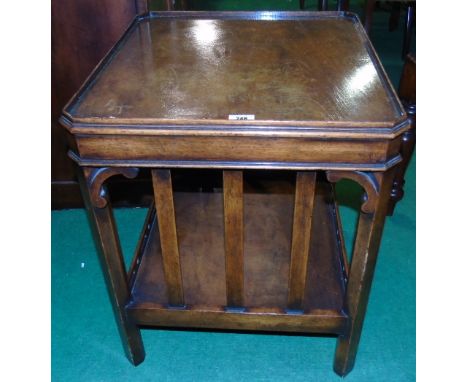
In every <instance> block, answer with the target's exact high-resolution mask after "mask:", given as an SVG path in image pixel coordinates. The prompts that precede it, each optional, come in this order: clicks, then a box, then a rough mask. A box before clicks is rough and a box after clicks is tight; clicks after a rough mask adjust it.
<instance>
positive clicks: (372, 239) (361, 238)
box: [327, 169, 394, 376]
mask: <svg viewBox="0 0 468 382" xmlns="http://www.w3.org/2000/svg"><path fill="white" fill-rule="evenodd" d="M393 174H394V170H393V169H390V170H389V171H387V172H385V173H370V172H367V173H366V172H359V171H352V172H348V171H330V172H328V173H327V177H328V180H329V181H331V182H336V181H338V180H339V179H341V178H348V179H352V180H354V181H356V182H358V183H359V184H360V185H361V186H362V187H363V188H364V190H365V192H366V193H365V196H366V197H365V201H364V203H363V204H362V206H361V212H360V215H359V222H358V227H357V233H356V240H355V243H354V252H353V257H352V262H351V267H350V273H349V280H348V284H347V287H346V297H345V302H344V306H345V309H346V311H347V313H348V315H349V319H350V322H349V326H348V328H347V331H346V333H345V334H343V335H341V336H339V337H338V343H337V348H336V354H335V364H334V370H335V372H336V373H337V374H339V375H341V376H344V375H346V374H348V373H349V372H350V371H351V370H352V368H353V366H354V361H355V358H356V352H357V348H358V345H359V339H360V336H361V330H362V326H363V322H364V316H365V313H366V308H367V302H368V299H369V292H370V288H371V284H372V278H373V275H374V269H375V263H376V260H377V253H378V249H379V245H380V239H381V236H382V231H383V227H384V222H385V216H386V212H387V205H388V200H389V198H390V191H391V187H392V183H393V176H394V175H393Z"/></svg>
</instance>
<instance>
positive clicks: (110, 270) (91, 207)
mask: <svg viewBox="0 0 468 382" xmlns="http://www.w3.org/2000/svg"><path fill="white" fill-rule="evenodd" d="M97 171H101V173H102V172H103V171H105V172H106V174H107V175H108V176H112V175H115V174H118V173H119V170H118V169H98V170H96V169H92V168H83V170H81V169H80V170H79V173H78V178H79V180H80V186H81V192H82V195H83V198H84V200H85V203H86V208H87V210H88V216H89V221H90V224H91V228H92V232H93V235H94V237H95V242H96V245H97V249H98V252H99V255H100V261H101V266H102V271H103V273H104V278H105V280H106V284H107V290H108V292H109V298H110V301H111V304H112V308H113V310H114V316H115V319H116V322H117V327H118V329H119V332H120V337H121V340H122V344H123V347H124V350H125V353H126V355H127V358H128V359H129V360H130V362H131V363H133V364H134V365H138V364H140V363H141V362H143V360H144V359H145V350H144V348H143V342H142V339H141V335H140V329H139V328H138V326H137V325H136V324H135V323H134V322H133V321H132V320H131V319H130V318H129V317H128V316H127V312H126V310H125V305H126V304H127V302H128V301H129V298H130V290H129V286H128V282H127V276H126V272H125V265H124V260H123V256H122V251H121V248H120V242H119V237H118V234H117V229H116V226H115V220H114V215H113V213H112V208H111V205H110V203H109V200H108V198H107V192H106V187H105V185H103V182H104V181H105V179H103V178H102V177H99V176H96V172H97ZM124 172H125V170H124ZM96 188H97V189H99V190H101V192H100V197H101V198H102V199H98V200H96V198H95V196H94V195H95V193H94V190H95V189H96ZM103 200H104V201H105V202H103ZM95 201H97V204H96V203H95Z"/></svg>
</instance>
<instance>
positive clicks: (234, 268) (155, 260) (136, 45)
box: [61, 12, 409, 375]
mask: <svg viewBox="0 0 468 382" xmlns="http://www.w3.org/2000/svg"><path fill="white" fill-rule="evenodd" d="M278 36H281V37H282V38H276V37H278ZM285 37H287V38H285ZM245 41H249V49H248V52H247V55H246V53H245V51H246V50H245V49H244V48H245ZM291 41H292V42H293V43H291ZM246 57H247V58H246ZM231 114H235V115H238V114H242V115H244V114H249V115H250V114H255V118H254V119H245V118H247V117H245V118H240V119H236V118H234V119H232V118H228V117H229V115H231ZM61 122H62V124H63V125H64V127H65V128H66V129H67V130H68V133H69V136H70V137H71V150H70V152H69V155H70V157H71V158H73V159H74V160H75V161H76V162H77V163H78V165H79V166H81V167H85V168H89V167H93V168H94V169H93V170H86V171H91V172H90V174H89V176H88V179H91V181H90V182H88V183H86V184H85V186H86V189H85V190H84V192H86V193H87V194H88V197H91V198H92V199H91V200H92V201H93V202H94V203H95V205H93V210H92V211H94V213H97V214H102V211H107V212H106V214H110V213H111V210H110V208H111V207H110V203H109V201H108V198H107V196H106V194H105V192H106V188H105V187H104V188H103V187H102V185H103V184H104V182H107V179H108V178H109V177H110V176H111V175H114V174H123V175H126V176H128V177H131V176H134V175H136V169H140V171H144V170H145V169H146V171H148V169H151V173H152V179H153V188H154V199H155V211H152V209H151V210H150V212H149V215H148V218H147V220H146V222H145V227H144V229H143V231H142V234H141V236H140V240H139V247H138V248H137V250H136V251H135V259H134V261H133V262H132V265H131V267H130V270H129V273H128V275H126V274H125V273H124V270H123V269H119V270H118V272H116V273H117V276H115V275H114V276H115V277H118V278H119V279H121V280H124V281H121V282H125V283H129V284H125V288H124V287H122V288H121V289H123V290H124V291H126V292H125V294H122V296H123V297H122V298H120V297H119V299H117V300H116V301H119V304H120V301H121V300H125V304H126V307H125V308H124V309H123V310H124V312H125V314H126V316H125V317H124V318H125V319H127V320H130V319H131V320H132V321H125V322H124V323H126V324H125V325H127V324H128V322H132V323H134V324H137V325H156V326H176V327H177V326H184V327H185V326H187V327H201V328H221V329H236V330H238V329H249V330H285V331H298V332H318V333H334V334H338V335H339V341H338V348H337V353H336V360H335V370H336V372H337V373H338V374H340V375H345V374H346V373H348V372H349V371H350V370H351V368H352V365H353V363H354V359H355V356H356V349H357V345H358V342H359V336H360V332H361V329H362V322H363V319H364V314H365V307H366V304H367V298H368V293H369V289H370V284H371V279H372V274H373V271H374V265H375V259H376V255H377V249H378V243H379V241H380V236H381V231H382V226H383V222H384V219H385V213H386V211H385V210H386V207H387V203H388V199H389V194H390V188H391V184H392V181H393V177H394V174H393V173H394V168H395V165H397V164H398V163H399V162H400V161H401V155H400V147H401V141H402V135H403V134H404V133H405V132H406V131H408V129H409V120H408V118H407V115H406V113H405V111H404V108H403V106H402V105H401V103H400V101H399V99H398V97H397V95H396V94H395V93H394V90H393V88H392V86H391V85H390V83H389V81H388V78H387V76H386V74H385V72H384V71H383V69H382V67H381V65H380V62H379V60H378V58H377V56H376V54H375V51H374V50H373V48H372V45H371V44H370V43H369V40H368V38H367V35H366V34H365V31H364V29H363V28H362V26H361V24H360V23H359V20H358V19H357V18H356V16H355V15H352V14H348V13H343V12H338V13H336V12H319V13H311V12H268V13H267V14H266V13H264V12H183V13H181V12H163V13H151V14H149V15H145V16H142V17H138V18H136V19H135V20H134V22H133V24H132V25H131V26H130V27H129V29H128V30H127V32H126V33H125V34H124V36H123V37H122V38H121V40H120V41H119V42H118V43H117V44H116V45H115V46H114V48H113V49H112V50H111V51H110V52H109V54H108V55H107V56H106V58H105V59H104V60H103V61H102V63H101V64H100V65H99V66H98V67H97V68H96V69H95V71H94V72H93V73H92V74H91V76H90V77H89V79H88V81H87V82H86V83H85V84H84V85H83V87H82V88H81V89H80V90H79V92H78V93H77V94H76V96H75V97H74V98H73V99H72V100H71V101H70V103H69V104H68V106H67V107H66V108H65V110H64V113H63V116H62V118H61ZM181 169H184V170H181ZM186 169H190V170H186ZM194 169H202V170H203V172H201V173H197V171H201V170H194ZM252 169H257V170H263V171H257V172H254V171H251V170H252ZM208 170H209V171H212V172H213V173H214V174H215V177H216V179H215V181H214V182H212V184H208V185H205V186H202V185H201V183H203V182H202V180H205V175H203V174H204V172H206V171H208ZM271 170H283V171H271ZM286 170H292V172H290V171H286ZM296 172H298V174H296ZM171 173H173V174H175V175H174V179H176V177H180V178H184V177H185V178H186V179H189V182H188V183H190V182H193V183H192V184H183V182H182V183H178V184H177V187H174V190H173V185H172V179H171V178H172V176H171ZM92 174H94V175H92ZM221 174H223V175H221ZM268 174H269V175H268ZM218 175H219V176H218ZM342 178H347V179H352V180H353V181H355V182H357V183H358V184H360V185H361V186H362V187H363V189H364V192H365V198H364V200H363V203H362V206H361V215H360V216H361V217H360V223H359V227H358V234H357V237H356V240H355V246H354V248H355V250H354V253H353V257H352V261H351V263H350V264H348V261H347V256H346V253H345V248H344V243H343V234H342V232H341V231H342V230H341V222H340V219H339V212H338V206H337V202H336V200H335V197H334V187H333V185H332V184H331V183H333V182H337V181H339V180H340V179H342ZM221 179H222V180H221ZM178 181H179V179H177V182H178ZM177 182H176V183H177ZM96 210H97V211H101V212H96ZM99 216H100V215H99ZM106 216H107V215H106ZM110 219H111V218H110V217H109V216H107V218H105V217H102V216H100V219H98V220H96V222H95V224H96V225H97V228H98V230H101V231H102V230H107V231H105V232H106V234H105V235H104V236H103V237H102V238H101V240H108V241H109V243H110V244H109V243H104V244H103V245H106V246H109V245H110V247H106V248H107V257H109V258H112V259H114V261H115V259H119V258H121V254H120V252H119V248H118V246H117V245H116V242H117V233H116V232H115V226H113V225H112V224H111V223H110V222H109V221H110ZM110 266H113V265H112V263H111V264H110ZM120 268H122V267H120ZM127 280H128V281H127ZM110 288H112V285H111V286H110ZM129 288H131V290H130V292H128V289H129ZM345 291H346V292H345ZM119 306H120V305H119ZM117 313H118V314H121V316H122V315H123V313H122V311H121V310H119V311H118V312H117ZM121 316H118V317H121ZM122 317H123V316H122ZM122 320H123V318H122V319H121V321H122ZM125 325H124V326H123V327H124V328H125ZM121 326H122V325H121ZM132 330H133V329H132ZM124 334H125V335H124V336H123V339H124V341H127V342H128V339H129V338H132V334H131V333H130V334H129V333H128V331H127V332H125V331H124ZM130 349H133V347H131V346H130Z"/></svg>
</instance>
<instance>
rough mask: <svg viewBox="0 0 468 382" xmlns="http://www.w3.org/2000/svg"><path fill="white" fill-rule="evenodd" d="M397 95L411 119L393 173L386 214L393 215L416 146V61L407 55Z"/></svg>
mask: <svg viewBox="0 0 468 382" xmlns="http://www.w3.org/2000/svg"><path fill="white" fill-rule="evenodd" d="M398 95H399V96H400V99H401V102H402V103H403V106H404V107H405V109H406V112H407V113H408V116H409V117H410V119H411V128H410V129H409V130H408V131H406V132H405V133H404V134H403V139H402V142H401V148H400V155H401V157H402V161H401V162H400V163H399V164H398V166H397V168H396V171H395V179H394V180H393V187H392V192H391V196H390V200H389V203H388V211H387V214H388V215H389V216H391V215H393V212H394V210H395V206H396V204H397V203H398V202H399V201H400V200H401V199H402V198H403V195H404V190H403V186H404V185H405V173H406V169H407V168H408V165H409V162H410V159H411V156H412V155H413V151H414V147H415V145H416V59H415V58H414V57H413V56H411V55H408V56H407V57H406V61H405V65H404V67H403V72H402V74H401V78H400V87H399V89H398Z"/></svg>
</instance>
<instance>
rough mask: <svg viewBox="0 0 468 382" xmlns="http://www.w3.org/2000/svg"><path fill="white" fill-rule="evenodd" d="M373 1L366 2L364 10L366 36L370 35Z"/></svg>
mask: <svg viewBox="0 0 468 382" xmlns="http://www.w3.org/2000/svg"><path fill="white" fill-rule="evenodd" d="M374 8H375V0H367V1H366V5H365V10H364V29H365V30H366V32H367V34H368V35H370V30H371V25H372V15H373V13H374Z"/></svg>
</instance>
